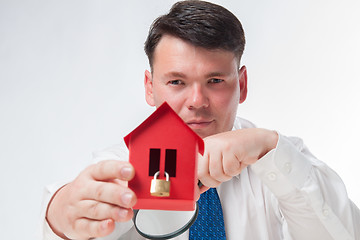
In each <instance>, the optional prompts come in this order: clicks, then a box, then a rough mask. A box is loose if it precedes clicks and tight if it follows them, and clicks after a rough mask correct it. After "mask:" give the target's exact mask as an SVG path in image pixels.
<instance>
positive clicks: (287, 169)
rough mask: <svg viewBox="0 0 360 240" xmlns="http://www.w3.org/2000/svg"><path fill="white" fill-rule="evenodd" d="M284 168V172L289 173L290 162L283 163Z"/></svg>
mask: <svg viewBox="0 0 360 240" xmlns="http://www.w3.org/2000/svg"><path fill="white" fill-rule="evenodd" d="M284 170H285V172H286V173H290V172H291V163H289V162H287V163H285V164H284Z"/></svg>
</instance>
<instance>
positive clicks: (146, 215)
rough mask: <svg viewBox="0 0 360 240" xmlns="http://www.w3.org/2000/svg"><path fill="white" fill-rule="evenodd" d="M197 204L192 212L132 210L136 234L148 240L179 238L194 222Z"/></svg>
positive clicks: (197, 210)
mask: <svg viewBox="0 0 360 240" xmlns="http://www.w3.org/2000/svg"><path fill="white" fill-rule="evenodd" d="M198 212H199V208H198V204H197V203H196V204H195V209H194V210H193V211H166V210H147V209H140V210H134V213H135V214H134V218H133V221H134V225H135V228H136V230H137V231H138V233H139V234H140V235H141V236H143V237H145V238H149V239H169V238H174V237H176V236H179V235H180V234H182V233H184V232H185V231H186V230H188V229H189V228H190V227H191V225H192V224H193V223H194V222H195V220H196V218H197V215H198Z"/></svg>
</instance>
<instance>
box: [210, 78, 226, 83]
mask: <svg viewBox="0 0 360 240" xmlns="http://www.w3.org/2000/svg"><path fill="white" fill-rule="evenodd" d="M223 81H224V80H222V79H218V78H212V79H210V80H209V83H221V82H223Z"/></svg>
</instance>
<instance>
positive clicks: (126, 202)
mask: <svg viewBox="0 0 360 240" xmlns="http://www.w3.org/2000/svg"><path fill="white" fill-rule="evenodd" d="M134 175H135V170H134V168H133V167H132V166H131V164H130V163H128V162H121V161H102V162H99V163H97V164H94V165H91V166H89V167H88V168H86V169H85V170H84V171H83V172H81V173H80V174H79V176H78V177H77V178H76V179H75V180H74V181H72V182H71V183H69V184H67V185H65V186H64V187H63V188H61V189H60V190H59V191H58V192H57V193H56V194H55V195H54V197H53V199H52V200H51V202H50V204H49V206H48V210H47V215H46V218H47V221H48V223H49V225H50V227H51V228H52V229H53V231H54V232H55V233H56V234H57V235H59V236H60V237H62V238H65V239H67V238H70V239H89V238H93V237H102V236H106V235H108V234H110V233H111V232H112V231H113V230H114V228H115V222H122V221H128V220H130V219H131V218H132V216H133V211H132V209H131V207H132V206H134V204H135V203H136V196H135V194H134V192H133V191H131V190H130V189H129V188H128V187H127V181H129V180H131V179H132V178H133V177H134ZM66 237H67V238H66Z"/></svg>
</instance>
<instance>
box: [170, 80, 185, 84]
mask: <svg viewBox="0 0 360 240" xmlns="http://www.w3.org/2000/svg"><path fill="white" fill-rule="evenodd" d="M182 83H183V82H182V81H181V80H172V81H169V84H171V85H180V84H182Z"/></svg>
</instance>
